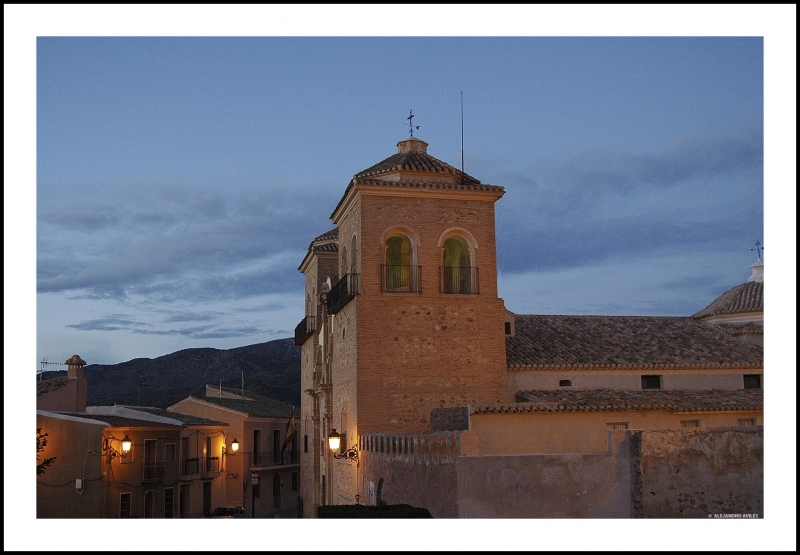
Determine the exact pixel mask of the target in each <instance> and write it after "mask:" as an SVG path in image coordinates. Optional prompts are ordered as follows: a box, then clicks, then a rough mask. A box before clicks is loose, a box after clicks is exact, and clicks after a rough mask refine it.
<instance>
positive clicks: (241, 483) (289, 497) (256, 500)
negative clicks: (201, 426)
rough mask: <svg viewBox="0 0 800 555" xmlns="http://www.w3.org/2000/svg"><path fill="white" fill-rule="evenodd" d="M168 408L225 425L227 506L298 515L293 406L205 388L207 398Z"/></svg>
mask: <svg viewBox="0 0 800 555" xmlns="http://www.w3.org/2000/svg"><path fill="white" fill-rule="evenodd" d="M169 410H170V411H174V412H177V413H182V414H187V415H194V416H196V417H200V418H206V419H214V420H222V421H225V422H226V423H227V427H226V431H225V436H224V438H222V439H221V442H222V445H224V449H223V451H224V455H223V463H224V468H223V470H222V473H221V477H220V479H221V480H222V481H224V482H225V503H224V504H225V505H227V506H233V505H241V506H242V507H243V508H244V510H245V514H246V516H247V518H274V517H276V516H278V517H296V516H297V513H298V492H299V487H300V486H299V482H300V473H299V469H300V465H299V454H298V440H297V434H296V433H293V430H294V422H293V420H291V419H292V415H293V407H292V406H291V405H287V404H286V403H282V402H280V401H276V400H274V399H269V398H266V397H263V396H259V395H255V394H251V393H247V392H244V393H239V394H238V395H237V393H236V392H234V391H232V390H223V389H222V388H220V389H217V388H214V387H211V386H209V387H208V388H207V392H206V396H205V397H202V396H190V397H187V398H186V399H183V400H181V401H179V402H177V403H175V404H174V405H172V406H170V407H169ZM290 420H291V423H290ZM287 434H288V436H289V441H288V442H287V440H286V438H287ZM234 441H235V442H236V443H237V444H238V449H237V450H236V451H235V452H234V451H233V444H234Z"/></svg>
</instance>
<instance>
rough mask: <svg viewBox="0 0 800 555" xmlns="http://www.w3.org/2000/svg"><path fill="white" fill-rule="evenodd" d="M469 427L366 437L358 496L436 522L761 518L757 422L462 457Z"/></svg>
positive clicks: (621, 434) (622, 434) (623, 433)
mask: <svg viewBox="0 0 800 555" xmlns="http://www.w3.org/2000/svg"><path fill="white" fill-rule="evenodd" d="M469 437H470V434H469V433H468V432H466V433H465V432H432V433H417V434H365V435H363V436H362V437H361V451H360V455H359V456H360V459H361V460H360V478H359V480H360V494H361V497H362V500H363V501H362V502H364V503H365V504H371V503H377V502H378V499H376V498H373V499H370V489H372V490H373V492H376V496H377V491H376V490H377V489H378V488H379V490H380V492H379V493H380V500H381V501H383V502H386V503H389V504H400V503H407V504H409V505H413V506H415V507H424V508H427V509H428V510H429V511H430V512H431V514H432V515H433V517H434V518H634V517H638V518H687V517H688V518H705V519H708V518H709V514H711V515H712V518H714V516H713V515H714V514H718V515H721V514H737V515H744V514H747V515H754V514H757V515H758V517H762V516H763V428H762V427H761V426H755V427H752V426H751V427H735V428H717V429H699V430H696V429H686V430H663V431H648V430H644V431H642V430H615V431H609V432H608V441H609V449H608V451H607V452H601V453H562V454H543V455H468V454H465V453H471V452H472V449H471V448H470V447H469V446H468V439H469Z"/></svg>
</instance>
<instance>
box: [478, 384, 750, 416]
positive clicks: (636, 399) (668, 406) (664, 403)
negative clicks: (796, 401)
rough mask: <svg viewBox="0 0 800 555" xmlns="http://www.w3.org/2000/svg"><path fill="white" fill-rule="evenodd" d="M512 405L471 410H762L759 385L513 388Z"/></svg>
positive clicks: (480, 411) (485, 412)
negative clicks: (730, 387)
mask: <svg viewBox="0 0 800 555" xmlns="http://www.w3.org/2000/svg"><path fill="white" fill-rule="evenodd" d="M516 397H517V402H518V403H520V404H516V405H494V406H482V407H472V408H471V413H472V414H489V413H497V412H501V413H502V412H595V411H629V410H668V411H671V412H687V413H689V412H712V411H713V412H719V411H723V412H739V411H762V410H764V390H763V389H737V390H733V391H728V390H719V389H711V390H691V389H686V390H683V389H681V390H677V389H676V390H663V389H656V390H653V389H647V390H622V389H584V390H568V389H562V390H556V391H553V390H528V391H518V392H517V395H516Z"/></svg>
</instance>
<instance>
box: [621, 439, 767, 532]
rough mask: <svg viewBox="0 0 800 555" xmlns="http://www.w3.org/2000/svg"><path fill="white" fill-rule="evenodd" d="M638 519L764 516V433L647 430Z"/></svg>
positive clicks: (642, 451) (641, 461) (637, 494)
mask: <svg viewBox="0 0 800 555" xmlns="http://www.w3.org/2000/svg"><path fill="white" fill-rule="evenodd" d="M638 433H640V434H641V447H640V453H639V465H638V466H639V468H638V470H639V472H640V473H641V483H640V484H639V485H638V487H637V488H636V491H635V494H634V495H635V501H636V516H637V517H644V518H680V517H689V518H709V515H712V516H711V518H722V517H720V516H719V515H732V514H736V515H758V518H763V516H764V427H763V426H743V427H731V428H716V429H714V430H704V429H696V430H680V431H671V430H644V431H641V432H638Z"/></svg>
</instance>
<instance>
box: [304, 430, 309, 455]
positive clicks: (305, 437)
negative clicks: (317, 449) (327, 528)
mask: <svg viewBox="0 0 800 555" xmlns="http://www.w3.org/2000/svg"><path fill="white" fill-rule="evenodd" d="M303 451H304V452H306V453H308V434H306V435H304V436H303Z"/></svg>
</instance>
